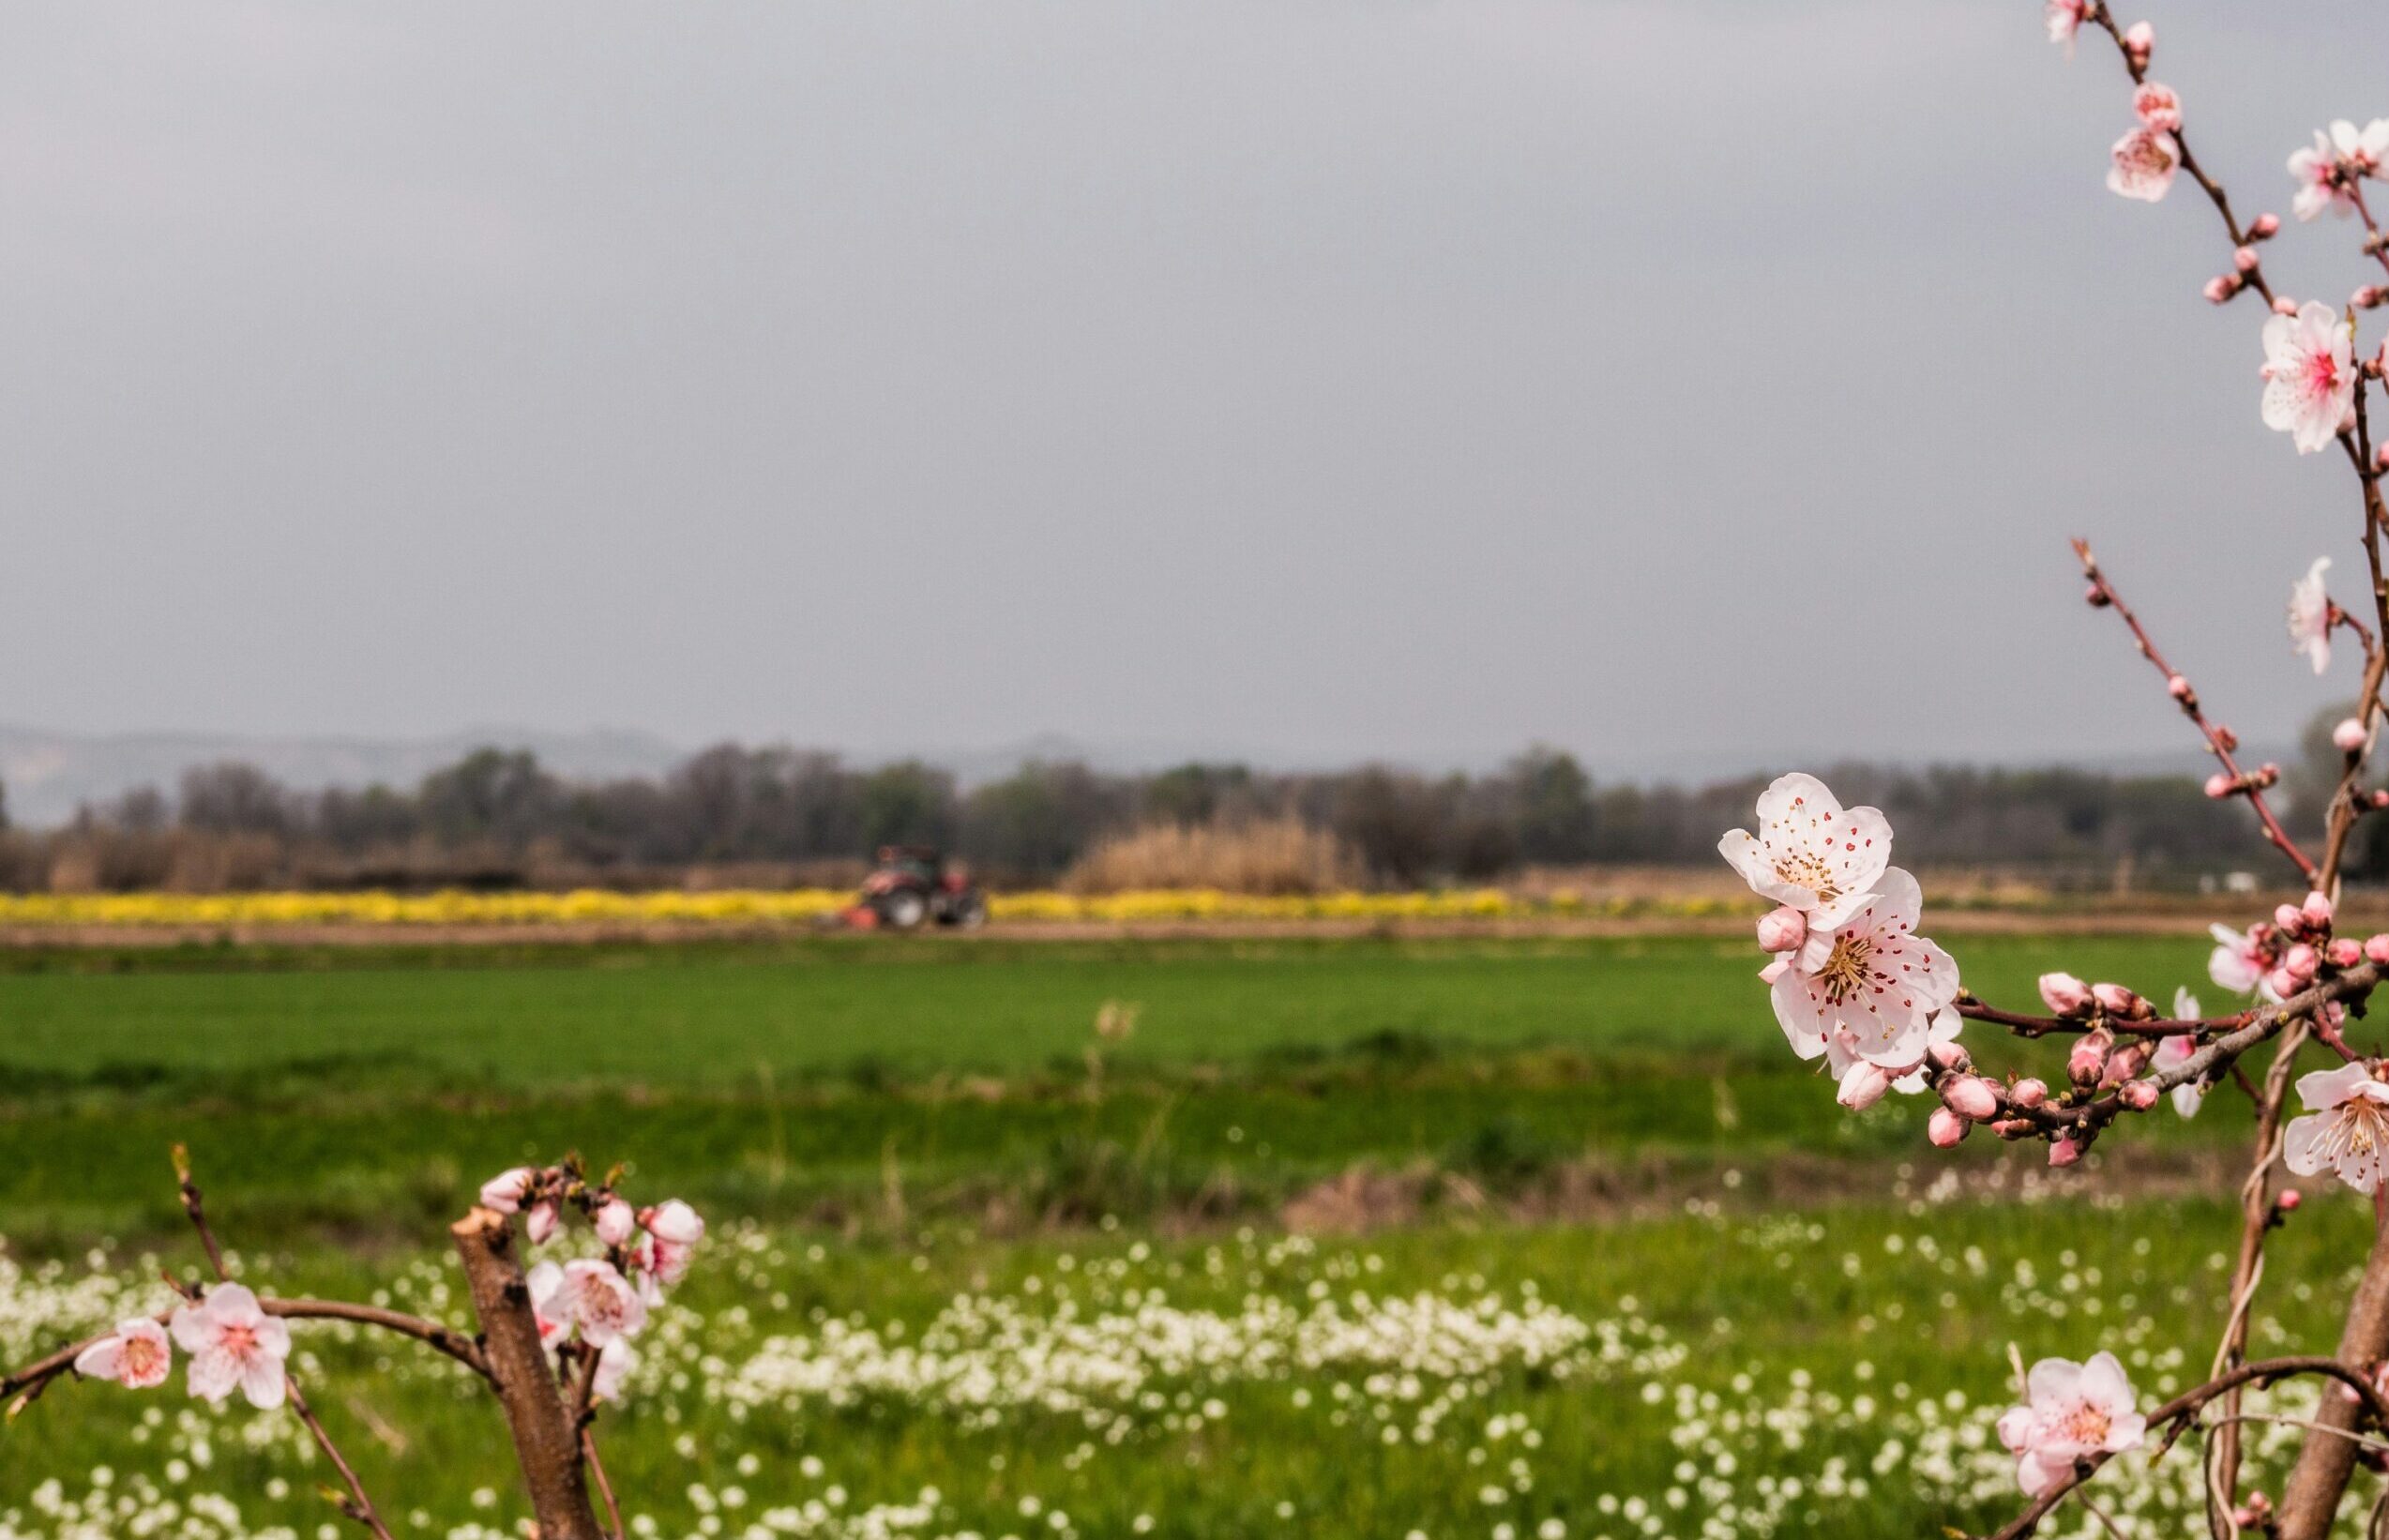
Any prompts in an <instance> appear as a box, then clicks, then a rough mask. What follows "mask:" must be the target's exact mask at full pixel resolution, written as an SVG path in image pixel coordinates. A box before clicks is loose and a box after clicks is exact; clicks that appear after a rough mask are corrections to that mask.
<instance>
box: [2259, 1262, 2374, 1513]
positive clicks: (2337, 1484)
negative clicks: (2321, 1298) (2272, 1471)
mask: <svg viewBox="0 0 2389 1540" xmlns="http://www.w3.org/2000/svg"><path fill="white" fill-rule="evenodd" d="M2383 1357H2389V1225H2383V1226H2381V1228H2380V1229H2379V1230H2378V1231H2377V1232H2376V1233H2375V1235H2374V1237H2373V1243H2372V1256H2371V1258H2370V1259H2369V1260H2367V1261H2366V1263H2365V1267H2364V1277H2363V1279H2362V1280H2361V1281H2360V1282H2358V1283H2357V1285H2356V1297H2355V1301H2354V1303H2353V1304H2351V1306H2349V1308H2348V1324H2347V1326H2346V1328H2345V1329H2344V1330H2342V1331H2341V1333H2340V1335H2339V1362H2341V1363H2342V1364H2345V1365H2347V1366H2349V1367H2350V1368H2352V1369H2363V1368H2364V1367H2366V1366H2368V1365H2370V1364H2374V1363H2377V1362H2379V1361H2380V1360H2381V1358H2383ZM2360 1412H2361V1409H2360V1408H2359V1407H2358V1406H2357V1405H2356V1403H2355V1402H2354V1401H2353V1400H2351V1399H2350V1398H2349V1397H2347V1396H2346V1395H2345V1394H2343V1393H2342V1392H2341V1391H2340V1389H2339V1387H2337V1386H2336V1385H2333V1386H2328V1387H2326V1388H2325V1389H2324V1390H2323V1392H2322V1405H2321V1407H2320V1408H2318V1409H2317V1410H2316V1412H2315V1414H2314V1420H2315V1422H2316V1423H2317V1424H2318V1425H2319V1427H2318V1429H2317V1430H2316V1431H2312V1432H2309V1433H2307V1434H2306V1443H2305V1445H2304V1446H2303V1447H2301V1448H2300V1449H2299V1451H2298V1463H2297V1466H2296V1468H2295V1469H2293V1470H2292V1471H2291V1472H2290V1484H2289V1486H2288V1487H2286V1488H2285V1489H2284V1490H2283V1493H2282V1498H2281V1540H2329V1536H2330V1534H2331V1523H2332V1520H2333V1519H2335V1518H2336V1517H2338V1514H2339V1501H2340V1499H2341V1498H2343V1497H2345V1496H2346V1495H2347V1491H2348V1478H2349V1477H2350V1476H2351V1475H2352V1474H2353V1473H2354V1472H2355V1466H2356V1445H2355V1442H2354V1441H2353V1440H2352V1439H2349V1438H2346V1437H2343V1436H2342V1434H2344V1433H2345V1432H2347V1431H2349V1430H2351V1429H2353V1428H2354V1427H2355V1426H2356V1420H2357V1418H2358V1416H2359V1415H2360ZM2324 1428H2328V1429H2334V1430H2335V1431H2330V1432H2325V1431H2321V1429H2324Z"/></svg>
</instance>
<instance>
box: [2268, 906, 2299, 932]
mask: <svg viewBox="0 0 2389 1540" xmlns="http://www.w3.org/2000/svg"><path fill="white" fill-rule="evenodd" d="M2273 923H2274V925H2275V926H2276V927H2277V928H2278V929H2282V930H2285V931H2288V932H2290V933H2291V934H2293V935H2294V934H2296V933H2297V932H2298V931H2301V930H2304V929H2306V911H2305V910H2303V909H2301V908H2299V907H2298V906H2297V905H2296V904H2276V905H2274V906H2273Z"/></svg>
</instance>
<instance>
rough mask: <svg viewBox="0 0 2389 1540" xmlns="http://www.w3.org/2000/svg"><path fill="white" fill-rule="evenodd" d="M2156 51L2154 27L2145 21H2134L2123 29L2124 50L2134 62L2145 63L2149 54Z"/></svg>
mask: <svg viewBox="0 0 2389 1540" xmlns="http://www.w3.org/2000/svg"><path fill="white" fill-rule="evenodd" d="M2155 51H2156V28H2155V27H2153V26H2151V25H2149V23H2146V22H2135V23H2132V24H2131V25H2130V26H2127V27H2125V28H2124V53H2128V54H2130V55H2131V56H2132V60H2133V62H2134V63H2136V64H2140V65H2146V64H2147V63H2148V62H2149V55H2150V54H2151V53H2155Z"/></svg>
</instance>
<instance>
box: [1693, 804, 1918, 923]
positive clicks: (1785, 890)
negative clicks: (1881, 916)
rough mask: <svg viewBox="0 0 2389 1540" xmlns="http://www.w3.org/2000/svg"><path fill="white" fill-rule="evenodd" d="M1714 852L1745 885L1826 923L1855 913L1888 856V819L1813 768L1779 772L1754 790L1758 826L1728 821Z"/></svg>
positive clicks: (1814, 921)
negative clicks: (1844, 800)
mask: <svg viewBox="0 0 2389 1540" xmlns="http://www.w3.org/2000/svg"><path fill="white" fill-rule="evenodd" d="M1717 852H1718V853H1719V854H1721V855H1723V856H1724V857H1725V858H1726V861H1727V863H1728V864H1730V865H1731V867H1732V868H1734V869H1735V870H1736V871H1739V872H1740V873H1742V876H1743V880H1744V881H1746V882H1747V883H1749V884H1750V886H1751V889H1752V891H1754V892H1756V893H1758V894H1759V895H1760V896H1762V898H1773V899H1774V900H1775V901H1776V902H1777V903H1779V904H1789V905H1790V906H1791V907H1792V908H1793V909H1797V910H1799V911H1800V912H1801V913H1804V914H1806V915H1807V916H1808V929H1810V930H1812V931H1813V930H1819V929H1832V928H1833V927H1835V926H1837V925H1839V924H1840V923H1841V922H1842V921H1844V920H1846V919H1848V918H1849V917H1850V916H1851V915H1852V913H1855V912H1856V911H1857V909H1858V906H1859V905H1861V904H1863V903H1865V902H1866V901H1867V898H1868V896H1869V895H1870V894H1872V893H1873V891H1874V888H1875V881H1876V879H1877V878H1879V877H1881V876H1882V874H1883V869H1884V868H1886V867H1887V866H1888V865H1889V864H1890V862H1891V825H1890V823H1886V822H1885V821H1884V819H1883V815H1882V813H1880V812H1878V811H1876V810H1875V809H1874V808H1848V809H1845V808H1843V807H1842V805H1841V803H1840V801H1839V799H1837V797H1835V795H1834V794H1833V793H1832V792H1831V791H1829V790H1827V789H1826V786H1825V783H1824V782H1823V781H1821V780H1819V779H1818V778H1816V777H1814V776H1806V775H1790V776H1783V777H1780V778H1777V780H1776V781H1775V782H1774V784H1772V785H1770V786H1769V787H1768V788H1767V789H1766V790H1765V791H1764V792H1762V793H1760V794H1759V833H1758V834H1757V835H1756V836H1753V835H1751V834H1750V833H1748V832H1747V831H1746V830H1743V829H1735V830H1733V831H1731V833H1729V834H1728V835H1727V836H1726V837H1725V838H1723V839H1720V840H1718V841H1717Z"/></svg>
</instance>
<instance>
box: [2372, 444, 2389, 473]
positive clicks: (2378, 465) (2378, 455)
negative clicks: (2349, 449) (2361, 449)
mask: <svg viewBox="0 0 2389 1540" xmlns="http://www.w3.org/2000/svg"><path fill="white" fill-rule="evenodd" d="M2372 468H2373V469H2374V470H2376V471H2389V444H2384V445H2381V447H2380V448H2378V449H2375V450H2374V451H2373V452H2372Z"/></svg>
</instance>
